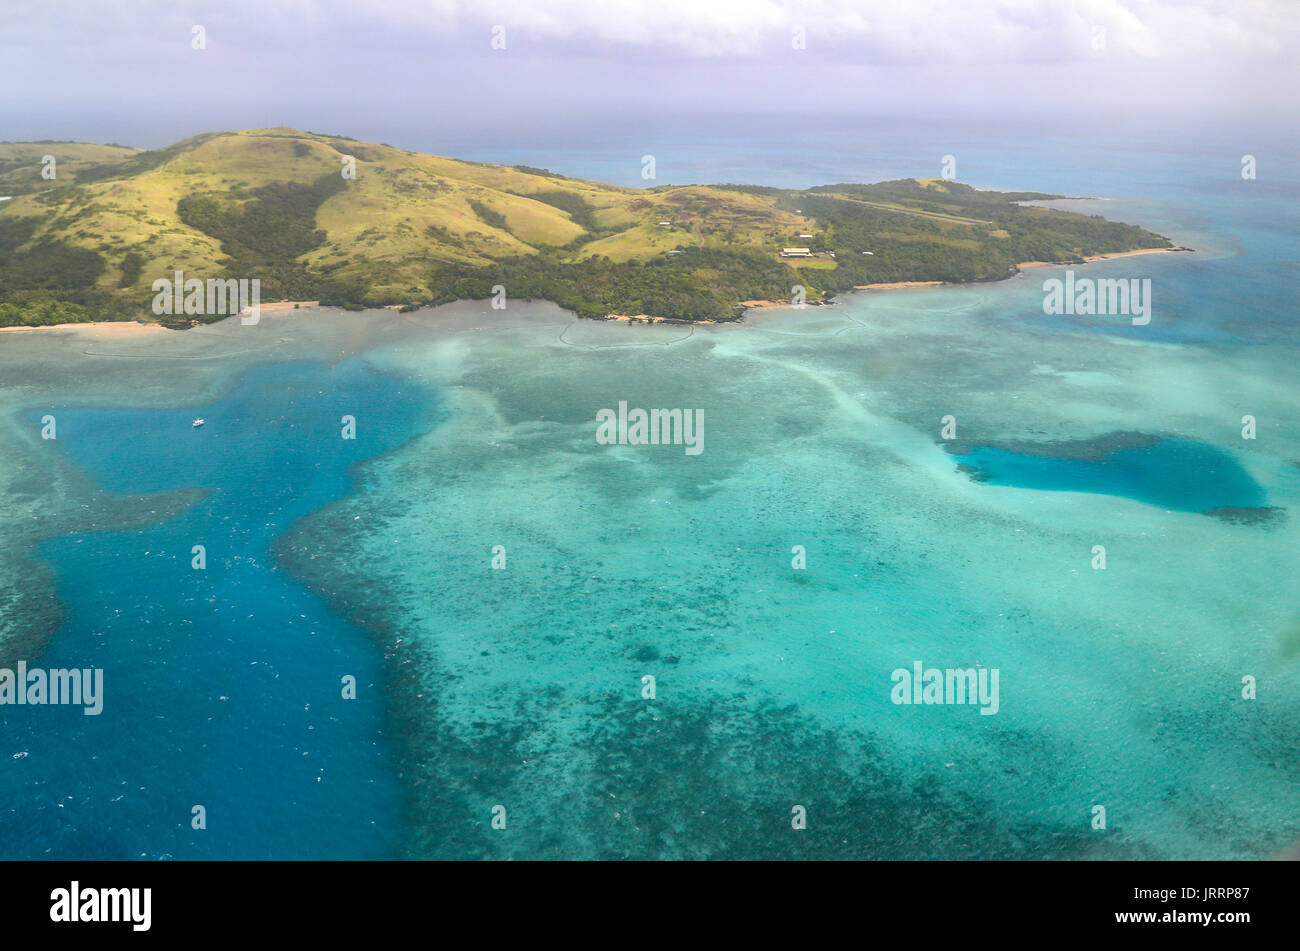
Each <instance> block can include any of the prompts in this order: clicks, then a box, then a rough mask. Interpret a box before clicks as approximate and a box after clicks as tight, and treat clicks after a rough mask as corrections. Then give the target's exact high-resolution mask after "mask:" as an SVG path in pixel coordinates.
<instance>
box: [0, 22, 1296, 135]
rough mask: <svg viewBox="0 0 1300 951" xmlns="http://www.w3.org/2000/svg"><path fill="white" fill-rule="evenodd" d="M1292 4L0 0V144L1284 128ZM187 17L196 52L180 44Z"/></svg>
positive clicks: (1290, 82) (187, 35) (1289, 116)
mask: <svg viewBox="0 0 1300 951" xmlns="http://www.w3.org/2000/svg"><path fill="white" fill-rule="evenodd" d="M1298 12H1300V9H1298V7H1297V4H1295V3H1294V2H1292V0H1232V2H1230V0H1150V2H1142V0H986V2H979V0H856V2H855V0H599V2H597V0H499V2H490V0H489V2H462V0H426V2H416V0H409V2H403V0H366V2H361V3H357V2H346V3H342V2H326V0H248V2H245V0H235V2H224V3H195V4H188V5H186V4H178V3H176V2H173V0H168V2H155V0H136V2H131V3H121V2H111V3H108V2H106V3H99V2H72V0H40V2H32V0H17V2H15V0H5V18H4V19H5V22H4V29H3V33H2V34H0V71H2V72H3V75H2V76H0V78H3V82H0V138H6V139H15V138H36V137H55V138H66V137H72V138H104V137H106V136H110V137H115V138H118V139H119V140H122V141H131V142H132V144H139V145H160V144H163V143H164V142H166V141H170V140H172V139H175V138H178V137H180V136H181V135H187V134H191V133H193V132H198V131H203V130H207V129H212V128H230V127H252V126H262V125H280V124H286V125H295V126H300V127H310V128H320V129H322V130H325V129H328V130H329V131H336V132H342V133H345V134H355V135H357V136H358V137H369V138H384V139H386V140H393V141H394V144H407V143H406V142H404V141H402V136H403V134H405V133H406V132H408V131H409V130H414V129H419V128H422V127H425V126H429V125H434V126H441V127H445V128H448V129H456V130H459V131H460V132H473V131H474V130H482V131H483V132H484V134H487V133H496V134H500V133H501V132H502V131H503V130H508V129H509V128H518V129H520V130H528V129H532V128H536V127H538V126H540V125H546V124H554V123H563V122H569V121H573V120H576V119H598V118H599V117H602V116H610V117H622V118H623V119H626V118H627V117H628V116H691V115H697V116H707V115H711V114H731V115H735V114H737V113H739V114H762V115H768V116H771V115H788V116H794V117H798V116H805V117H811V118H817V117H840V116H915V115H921V116H926V117H930V118H940V119H941V118H946V117H964V118H968V119H969V118H974V119H977V120H978V119H988V120H990V121H992V120H1004V119H1007V118H1015V119H1021V118H1024V119H1041V120H1044V121H1057V122H1060V121H1064V120H1068V119H1069V118H1070V117H1075V116H1077V117H1087V118H1090V119H1096V118H1101V119H1105V118H1106V117H1108V116H1112V115H1117V114H1122V115H1123V116H1125V117H1126V118H1127V120H1128V121H1133V120H1134V119H1135V118H1137V119H1141V118H1142V117H1148V118H1150V119H1151V121H1153V122H1154V121H1157V120H1159V119H1162V118H1167V117H1168V116H1170V115H1179V116H1196V117H1199V118H1200V120H1201V121H1204V120H1205V119H1206V117H1222V118H1224V119H1229V118H1231V119H1234V120H1240V119H1243V118H1247V119H1248V118H1252V117H1256V118H1265V119H1271V120H1274V121H1275V122H1282V121H1288V120H1289V121H1293V116H1294V112H1295V110H1294V105H1295V102H1294V100H1295V90H1296V88H1297V86H1298V85H1300V83H1298V82H1297V71H1296V63H1297V62H1298V59H1297V57H1298V56H1300V44H1298V43H1297V31H1296V26H1295V20H1296V16H1297V13H1298ZM196 25H197V26H202V27H203V29H204V31H205V39H206V48H205V49H201V50H196V49H194V48H192V41H191V38H192V32H193V28H194V27H195V26H196ZM498 26H499V27H503V28H504V38H505V47H506V48H505V49H504V50H500V49H493V48H492V36H493V29H494V27H498ZM800 36H801V37H802V38H803V47H804V48H797V46H798V45H799V44H798V43H797V42H796V38H797V37H800ZM386 129H387V130H390V131H391V134H388V135H385V134H384V130H386ZM114 132H117V133H118V134H116V135H112V133H114Z"/></svg>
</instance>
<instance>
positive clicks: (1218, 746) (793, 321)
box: [0, 133, 1300, 858]
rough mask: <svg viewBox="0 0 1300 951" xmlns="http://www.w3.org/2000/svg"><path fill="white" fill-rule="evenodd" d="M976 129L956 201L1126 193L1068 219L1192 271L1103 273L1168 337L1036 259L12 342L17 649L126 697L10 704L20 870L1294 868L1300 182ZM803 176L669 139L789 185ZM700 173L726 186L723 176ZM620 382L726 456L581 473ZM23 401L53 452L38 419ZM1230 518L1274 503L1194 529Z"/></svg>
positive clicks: (1299, 652) (2, 394)
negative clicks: (1109, 224)
mask: <svg viewBox="0 0 1300 951" xmlns="http://www.w3.org/2000/svg"><path fill="white" fill-rule="evenodd" d="M927 135H928V133H927ZM869 138H870V137H869V136H864V135H859V136H858V138H857V139H852V140H850V139H848V138H841V140H839V144H836V141H835V140H834V137H833V136H831V137H827V138H819V140H818V143H819V144H816V145H815V148H814V146H809V145H806V144H805V145H801V146H800V149H799V151H800V152H801V153H805V159H806V167H811V168H813V169H814V170H815V171H814V172H811V173H808V174H810V175H813V177H814V180H824V181H834V180H839V179H841V178H845V177H854V176H853V175H846V174H845V172H846V171H847V170H851V169H853V168H857V169H859V170H860V171H861V175H862V177H867V178H872V177H882V175H880V174H877V172H881V171H884V172H890V173H892V174H917V175H928V174H933V171H932V170H931V169H930V167H929V165H927V164H925V161H928V160H925V161H923V160H922V158H920V157H916V156H912V157H909V155H908V153H907V152H906V150H903V149H901V148H894V147H892V146H891V148H890V149H888V150H885V151H884V152H883V153H873V152H870V150H869V149H867V146H868V145H869V144H870V142H869V141H868V140H869ZM917 141H918V142H920V146H918V148H917V152H918V153H920V152H926V153H927V154H928V152H929V151H932V150H933V149H937V148H939V147H940V146H943V145H944V143H943V142H942V141H941V136H937V135H936V136H933V137H932V138H923V140H922V139H918V140H917ZM854 143H856V144H854ZM896 144H897V143H896ZM968 145H969V148H967V147H964V146H961V145H960V144H959V146H958V148H959V152H958V162H959V170H961V169H962V168H967V167H970V166H974V168H975V169H976V170H978V169H979V168H981V167H982V168H984V169H986V170H987V176H986V177H984V178H981V177H980V176H979V175H975V174H972V175H971V176H970V177H971V179H972V180H975V181H977V182H979V183H980V184H990V185H1006V186H1011V187H1023V188H1043V189H1055V190H1061V191H1068V192H1070V193H1080V192H1088V193H1094V194H1107V195H1110V196H1119V197H1120V198H1122V200H1116V201H1114V202H1108V203H1105V204H1104V205H1101V206H1099V207H1097V209H1096V210H1097V212H1098V213H1102V214H1105V215H1107V216H1110V217H1116V218H1120V219H1122V220H1128V221H1134V222H1137V223H1140V224H1144V225H1147V226H1149V227H1153V228H1156V229H1157V230H1161V231H1162V232H1164V233H1167V234H1169V235H1170V236H1171V237H1172V238H1173V239H1174V240H1175V241H1177V242H1178V243H1181V244H1185V245H1189V246H1192V247H1195V248H1197V253H1196V254H1195V255H1181V254H1179V255H1154V256H1150V257H1146V258H1133V259H1121V260H1116V261H1111V262H1103V263H1098V264H1090V265H1087V268H1088V271H1087V273H1088V274H1090V275H1095V276H1098V277H1150V278H1151V279H1152V282H1153V285H1152V286H1153V313H1152V322H1151V324H1150V325H1149V326H1147V327H1134V326H1131V325H1130V324H1128V323H1116V322H1115V321H1088V320H1082V319H1062V318H1060V317H1049V316H1046V315H1044V314H1043V312H1042V289H1041V285H1042V281H1043V280H1045V279H1047V278H1050V277H1053V276H1059V274H1060V273H1061V269H1054V268H1040V269H1036V270H1035V271H1034V272H1032V273H1029V272H1026V273H1025V274H1024V275H1021V276H1019V277H1016V278H1014V279H1012V280H1009V281H1006V282H1000V283H997V284H989V285H979V286H972V287H961V288H932V289H925V290H918V291H902V292H888V293H884V292H881V293H878V292H868V293H863V294H858V295H852V296H851V297H846V298H845V299H844V300H843V301H841V302H840V303H839V304H838V305H837V306H835V307H831V308H808V309H805V310H793V309H783V310H773V311H765V312H752V313H751V314H750V315H749V317H748V318H747V320H746V321H745V323H744V324H743V325H740V326H712V327H710V326H701V327H695V328H682V327H645V326H634V327H629V326H625V325H613V324H609V323H597V322H590V321H576V320H574V319H573V318H572V316H571V315H569V314H566V313H565V312H563V311H561V310H560V309H559V308H556V307H554V306H552V305H548V304H540V303H538V304H522V303H518V302H515V301H511V303H510V306H509V307H508V309H507V310H505V311H493V310H491V309H489V308H488V307H487V306H486V305H483V304H478V303H472V302H466V303H461V304H456V305H451V306H449V307H446V308H439V309H437V310H435V311H428V312H417V313H414V314H406V315H398V314H394V313H391V312H373V313H363V314H349V313H333V312H301V313H298V314H287V315H271V314H267V315H265V316H264V317H263V320H262V322H261V324H260V325H259V326H257V327H249V328H241V327H239V326H238V325H237V324H236V325H235V326H227V325H222V326H219V327H216V328H210V329H208V330H205V331H204V332H203V334H185V335H167V336H165V337H163V338H161V339H149V340H140V341H94V340H86V341H83V340H81V339H80V338H71V337H67V338H65V337H57V336H54V335H34V334H33V335H22V336H20V335H10V336H9V337H6V338H5V339H3V340H0V405H3V406H5V407H6V408H7V409H9V410H11V412H10V413H9V414H8V415H6V416H5V417H4V419H3V420H0V450H2V451H3V452H4V453H5V457H6V458H7V459H9V460H12V464H11V465H10V466H6V467H5V468H4V469H0V500H3V502H4V503H5V504H4V505H3V506H0V551H2V552H3V553H4V560H0V604H3V605H4V607H3V609H2V610H3V613H2V614H0V621H2V622H3V626H2V627H0V630H6V631H10V632H12V635H11V636H12V637H13V638H14V640H13V641H12V642H7V643H16V644H20V645H22V644H27V643H30V641H24V640H22V636H23V635H24V634H26V633H28V632H33V631H35V632H39V633H40V635H41V640H40V644H39V646H38V647H37V648H33V649H31V650H26V648H24V652H23V653H22V654H21V656H23V657H25V658H26V659H29V660H33V659H35V658H39V660H40V663H41V664H42V665H44V666H51V667H54V666H63V665H73V664H75V665H78V666H86V665H98V666H102V667H104V668H105V671H106V681H105V682H106V693H107V699H106V705H105V713H104V714H103V715H102V716H101V717H99V718H87V717H82V716H81V714H80V711H79V710H63V709H44V710H41V711H36V710H33V709H32V708H25V709H19V708H12V707H3V708H0V725H3V727H4V732H3V733H2V734H0V736H3V737H4V742H5V744H6V745H5V746H3V747H0V832H3V838H2V839H0V842H3V843H4V845H3V846H0V854H3V855H7V856H45V857H118V856H143V857H158V856H175V857H187V856H230V857H243V856H252V857H262V856H283V857H298V856H313V855H319V856H330V857H361V856H385V855H398V856H407V857H417V858H428V857H469V858H540V857H562V858H583V857H610V858H612V857H638V858H695V857H700V858H703V857H731V858H744V857H772V858H798V857H852V858H1122V857H1140V858H1258V857H1265V856H1271V855H1274V854H1276V853H1277V852H1279V851H1281V850H1282V849H1283V848H1285V847H1288V846H1290V845H1291V844H1292V843H1294V842H1295V841H1297V840H1300V743H1297V742H1296V740H1297V729H1296V726H1295V724H1296V723H1298V722H1300V581H1298V580H1297V579H1298V578H1300V574H1298V573H1297V572H1296V571H1295V554H1296V550H1297V540H1298V538H1297V531H1296V526H1297V520H1296V512H1297V506H1300V452H1297V450H1296V448H1295V447H1296V446H1300V392H1298V390H1297V386H1296V376H1295V371H1294V368H1295V365H1296V358H1297V356H1298V354H1297V352H1296V350H1297V347H1296V343H1297V341H1296V335H1295V329H1296V322H1297V314H1296V310H1295V304H1294V294H1293V291H1292V287H1293V284H1292V281H1293V279H1294V274H1295V267H1296V265H1295V262H1296V261H1300V241H1298V240H1297V237H1296V235H1295V233H1294V230H1293V229H1292V228H1291V227H1290V226H1289V224H1288V221H1287V217H1286V216H1287V213H1288V207H1289V206H1288V204H1287V202H1291V203H1293V202H1294V199H1295V197H1296V195H1297V194H1298V193H1300V190H1298V189H1297V183H1296V182H1295V180H1294V179H1289V180H1288V179H1284V178H1280V177H1278V176H1280V175H1281V174H1282V173H1283V168H1284V166H1282V165H1280V164H1278V163H1277V162H1271V163H1269V165H1268V166H1267V167H1269V168H1270V169H1271V170H1272V172H1271V174H1270V175H1269V176H1266V177H1265V178H1262V179H1261V180H1260V181H1259V182H1257V183H1255V185H1257V186H1258V188H1257V189H1256V190H1254V191H1243V190H1241V183H1240V180H1239V179H1236V180H1234V179H1233V177H1232V174H1228V173H1235V169H1234V165H1235V162H1236V159H1235V158H1234V157H1233V156H1231V155H1218V154H1213V153H1208V152H1204V151H1198V150H1195V149H1179V148H1177V147H1175V146H1173V145H1171V146H1169V147H1168V148H1165V149H1148V150H1146V151H1133V150H1131V149H1129V150H1125V149H1124V148H1122V147H1120V146H1109V145H1106V144H1105V143H1100V144H1097V143H1094V144H1093V145H1088V144H1087V143H1086V142H1082V141H1073V142H1065V141H1061V140H1051V141H1037V140H1035V141H1019V142H1014V143H1009V144H1008V143H1004V144H1002V145H1001V146H999V145H998V144H997V143H994V142H991V141H987V140H986V141H976V142H970V143H968ZM932 147H933V148H932ZM810 149H812V150H813V151H815V152H816V155H815V156H813V157H812V158H807V156H806V153H808V152H809V150H810ZM972 150H973V151H972ZM642 151H644V149H641V150H638V151H637V152H636V156H637V157H639V155H640V154H641V152H642ZM790 151H791V150H790V149H789V148H788V147H786V148H785V150H784V151H781V150H779V149H778V150H776V151H769V152H765V151H764V150H762V149H756V150H754V151H753V152H751V153H743V154H742V153H740V152H738V151H737V148H736V147H734V146H730V147H729V146H727V144H726V143H719V142H712V141H710V142H706V143H704V144H702V145H701V146H700V148H699V149H698V151H697V152H696V153H695V155H694V159H695V161H697V163H698V164H699V167H701V168H704V169H705V170H707V171H710V172H712V173H711V174H708V175H707V176H704V175H701V176H700V177H701V178H705V177H707V178H712V179H727V178H733V179H740V178H742V177H743V178H747V179H749V180H762V179H763V177H764V176H768V175H770V176H772V177H770V178H769V179H768V180H770V181H774V182H776V183H777V184H790V183H791V182H790V177H791V176H792V175H793V174H794V173H793V172H790V170H789V169H790V163H789V158H790V155H789V153H790ZM947 151H952V147H951V146H949V147H943V148H942V151H941V152H940V154H942V152H947ZM968 153H969V154H968ZM729 154H730V156H731V159H730V161H731V163H732V167H734V168H736V169H739V170H742V171H744V173H745V174H744V175H743V176H742V175H740V174H737V175H735V176H731V175H727V174H725V173H722V172H718V171H717V170H718V169H719V168H724V169H725V167H726V166H727V163H728V161H729V159H728V155H729ZM882 155H883V158H882ZM765 156H767V157H766V158H765ZM773 156H775V157H773ZM864 156H869V157H864ZM475 157H483V156H475ZM580 159H581V156H577V157H575V158H574V159H573V160H574V161H575V162H577V161H579V160H580ZM609 160H610V161H612V159H609ZM778 160H779V161H778ZM511 161H525V162H528V163H529V164H537V165H548V164H549V165H551V166H552V167H556V168H559V169H560V170H562V171H565V172H568V173H570V174H584V170H583V169H582V168H580V167H573V166H565V165H562V164H561V163H560V162H552V161H547V160H546V157H545V156H531V155H529V156H519V155H515V156H514V157H513V158H512V159H511ZM588 161H591V162H599V161H606V158H601V156H599V155H596V156H595V157H594V158H590V159H588ZM764 163H767V164H764ZM895 164H897V166H898V168H895ZM668 165H669V161H668V160H667V159H665V157H664V156H663V155H661V156H660V167H661V169H662V168H665V167H667V166H668ZM877 165H881V166H882V167H881V168H880V169H877V167H876V166H877ZM884 166H888V167H887V168H886V167H884ZM1261 167H1264V163H1263V161H1261ZM1225 169H1226V172H1225ZM661 177H664V176H661ZM884 177H888V176H884ZM962 177H966V176H965V175H963V176H962ZM993 178H995V179H996V180H990V179H993ZM1071 182H1077V183H1078V184H1077V185H1076V186H1074V187H1071ZM1133 195H1140V196H1142V197H1141V198H1139V199H1135V198H1131V197H1129V198H1124V197H1123V196H1133ZM250 360H255V361H256V364H251V363H250V362H249V361H250ZM621 400H625V401H627V402H628V404H629V405H630V406H639V407H680V408H700V409H702V410H703V411H704V420H705V434H706V439H705V447H706V448H705V451H704V452H703V453H702V454H701V455H699V456H687V455H685V454H684V453H683V452H682V451H681V449H680V447H671V446H646V447H633V446H604V445H600V444H598V443H597V441H596V439H595V431H596V424H595V420H596V413H597V412H598V411H599V410H600V409H601V408H604V407H613V406H617V405H618V403H619V401H621ZM47 412H53V413H55V414H56V415H57V417H58V420H59V439H58V440H57V442H56V443H42V442H41V441H40V440H39V439H38V438H37V437H35V436H34V435H33V434H34V433H36V432H37V431H38V429H39V420H40V418H41V416H42V415H44V414H45V413H47ZM344 414H352V415H355V417H356V419H357V437H358V438H357V440H356V441H355V442H348V441H343V440H341V439H340V438H339V427H340V423H339V419H340V417H341V416H342V415H344ZM1246 414H1250V415H1252V416H1254V417H1255V418H1256V419H1257V421H1258V424H1257V428H1258V435H1257V438H1256V439H1254V440H1243V439H1242V436H1241V418H1242V416H1243V415H1246ZM950 415H951V416H953V417H955V419H956V420H957V426H958V437H959V441H960V443H961V445H962V446H965V447H974V448H973V449H971V451H969V452H968V453H966V454H963V455H953V454H951V453H949V452H947V451H945V448H944V447H945V445H946V444H945V442H944V440H943V439H942V437H941V433H940V431H941V427H942V425H943V424H942V420H943V419H944V418H945V417H946V416H950ZM196 416H203V417H205V418H207V420H208V424H207V425H206V426H205V427H203V428H202V429H200V430H192V429H191V428H190V426H189V423H190V420H191V419H193V418H194V417H196ZM1117 433H1118V434H1132V433H1139V434H1142V433H1146V434H1153V435H1152V437H1151V439H1150V440H1145V441H1141V442H1139V443H1133V444H1125V445H1115V446H1111V445H1109V444H1108V443H1107V440H1108V439H1110V438H1111V437H1112V436H1113V434H1117ZM1160 434H1178V435H1177V436H1168V435H1165V436H1161V435H1160ZM957 463H961V464H964V465H967V466H974V467H975V468H977V469H980V470H983V472H982V477H983V481H975V480H973V479H972V478H970V476H969V475H968V474H967V473H966V472H963V471H961V470H958V468H957V465H956V464H957ZM1256 506H1267V507H1268V508H1269V509H1270V511H1272V512H1274V513H1275V515H1274V517H1272V518H1270V519H1268V520H1266V521H1265V520H1259V521H1250V520H1230V519H1222V518H1207V517H1206V516H1205V515H1203V514H1200V513H1201V512H1204V511H1207V510H1211V509H1215V508H1231V509H1248V508H1252V507H1256ZM28 539H32V541H31V542H30V543H29V542H28ZM194 544H206V545H207V548H208V568H207V570H206V571H204V572H198V571H193V570H192V569H190V567H189V560H190V557H191V555H190V549H191V547H192V546H193V545H194ZM1096 545H1103V546H1104V547H1105V548H1106V552H1107V566H1106V568H1105V569H1104V570H1098V569H1096V568H1095V567H1094V561H1093V550H1094V547H1095V546H1096ZM498 546H500V548H501V549H503V550H504V553H505V557H506V563H505V567H504V568H494V567H493V559H494V551H496V550H497V548H498ZM795 546H799V547H800V548H801V549H803V552H804V556H805V558H806V562H805V564H804V567H801V568H796V567H794V565H793V564H792V559H793V558H794V553H793V551H792V549H794V548H795ZM52 605H54V606H57V607H58V608H59V609H60V610H61V616H59V617H55V616H54V612H55V608H54V607H52ZM16 651H18V648H13V649H12V651H11V652H10V653H13V652H16ZM915 661H921V662H923V663H924V664H925V665H926V666H933V667H939V668H947V667H968V666H969V667H974V666H976V665H979V666H982V667H985V668H996V669H998V670H999V671H1000V684H1001V687H1000V689H1001V696H1000V706H999V711H998V713H997V714H996V715H992V716H981V715H980V713H979V712H978V710H977V709H975V708H974V707H970V706H957V705H954V706H901V705H895V704H893V703H892V702H891V700H890V691H891V687H892V681H891V673H892V672H893V671H894V670H896V669H898V668H910V667H911V665H912V664H913V663H914V662H915ZM349 673H350V674H353V675H355V676H356V677H357V682H358V686H359V697H358V699H357V700H355V701H345V700H343V699H342V698H341V696H340V684H339V681H340V678H341V677H342V676H343V675H344V674H349ZM647 676H653V677H654V678H655V683H656V695H655V697H654V698H653V699H646V698H645V697H643V694H642V691H643V688H644V684H643V678H644V677H647ZM1247 676H1249V677H1252V678H1254V679H1255V681H1256V683H1257V687H1258V690H1257V697H1256V699H1254V700H1245V699H1243V698H1242V696H1241V685H1242V678H1243V677H1247ZM223 697H225V698H227V699H222V698H223ZM22 753H25V754H27V755H25V756H21V757H20V758H13V757H14V756H15V755H17V754H22ZM303 754H306V755H303ZM196 803H202V804H205V805H207V807H208V826H209V828H208V829H207V830H206V831H204V832H202V833H200V832H195V831H193V830H191V829H190V828H189V817H190V808H191V806H192V805H194V804H196ZM796 805H802V806H804V807H805V808H806V810H807V815H808V826H807V828H806V829H803V830H795V829H793V828H792V827H791V810H792V808H793V807H794V806H796ZM1098 805H1102V806H1104V807H1105V808H1106V811H1107V827H1106V828H1105V829H1104V830H1103V829H1095V828H1093V826H1092V819H1093V810H1094V807H1096V806H1098ZM497 806H500V807H503V808H504V809H505V812H506V815H507V817H508V822H507V825H506V827H505V828H504V829H496V828H493V827H492V817H493V810H494V807H497Z"/></svg>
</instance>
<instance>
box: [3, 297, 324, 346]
mask: <svg viewBox="0 0 1300 951" xmlns="http://www.w3.org/2000/svg"><path fill="white" fill-rule="evenodd" d="M318 307H320V301H318V300H280V301H271V302H270V303H267V304H261V305H260V306H259V313H261V314H275V313H283V312H284V311H288V310H295V309H298V310H305V309H309V308H318ZM231 316H234V315H231ZM172 329H173V328H171V327H164V326H163V325H162V324H156V323H152V322H149V321H143V320H88V321H86V322H85V323H82V324H36V325H34V326H23V325H19V326H17V327H0V334H4V333H29V332H31V331H34V330H79V331H87V332H88V333H89V335H90V336H94V337H101V338H103V337H112V338H121V337H139V336H149V335H151V334H156V333H159V332H163V333H170V332H171V331H172Z"/></svg>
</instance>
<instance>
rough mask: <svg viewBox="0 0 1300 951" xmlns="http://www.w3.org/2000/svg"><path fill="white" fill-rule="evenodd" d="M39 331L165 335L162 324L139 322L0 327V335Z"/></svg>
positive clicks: (106, 335) (105, 335)
mask: <svg viewBox="0 0 1300 951" xmlns="http://www.w3.org/2000/svg"><path fill="white" fill-rule="evenodd" d="M41 330H65V331H66V330H72V331H80V332H83V333H86V334H87V335H89V336H92V337H100V338H106V337H108V338H118V337H141V336H150V335H152V334H156V333H166V332H167V328H166V327H164V326H163V325H162V324H147V323H144V322H143V321H139V320H95V321H87V322H86V323H84V324H39V325H37V326H34V327H22V326H19V327H0V334H7V333H32V332H35V331H41Z"/></svg>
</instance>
